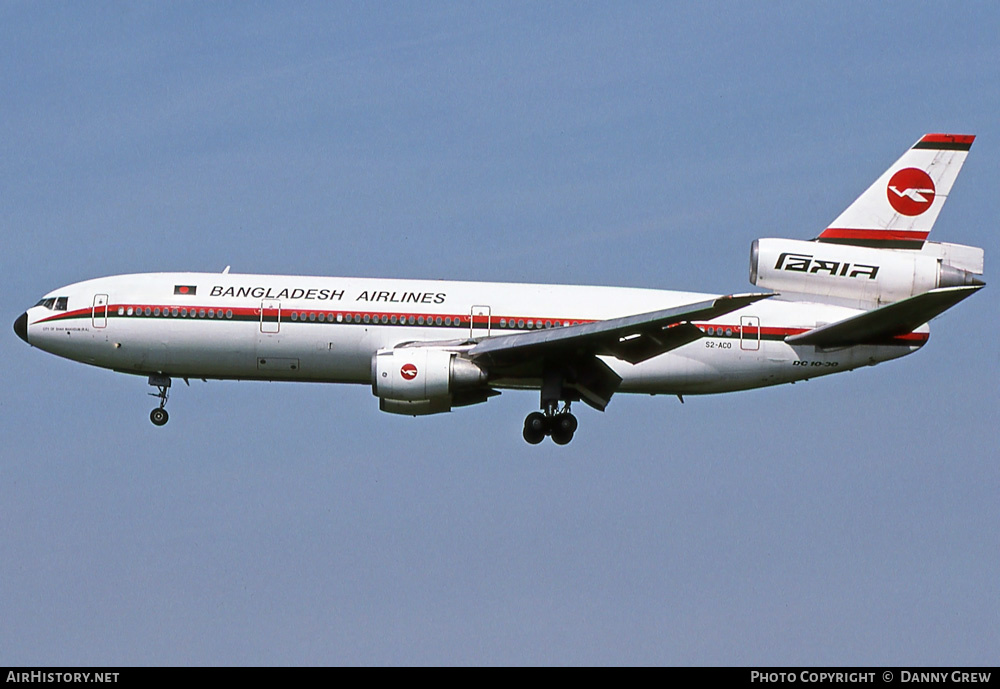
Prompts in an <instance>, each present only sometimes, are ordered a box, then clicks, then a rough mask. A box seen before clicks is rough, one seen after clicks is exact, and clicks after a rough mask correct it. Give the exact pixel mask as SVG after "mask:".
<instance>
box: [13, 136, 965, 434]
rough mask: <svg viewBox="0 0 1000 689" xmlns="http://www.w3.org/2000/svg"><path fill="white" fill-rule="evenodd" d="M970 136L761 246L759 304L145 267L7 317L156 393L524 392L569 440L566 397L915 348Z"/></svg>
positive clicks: (947, 287)
mask: <svg viewBox="0 0 1000 689" xmlns="http://www.w3.org/2000/svg"><path fill="white" fill-rule="evenodd" d="M974 138H975V137H974V136H970V135H958V134H927V135H925V136H923V137H921V138H920V140H919V141H917V143H916V144H914V145H913V146H912V147H911V148H910V149H908V150H907V151H906V153H904V154H903V156H902V157H901V158H900V159H899V160H898V161H896V163H895V164H894V165H892V167H890V168H889V169H888V170H887V171H886V172H885V173H884V174H883V175H882V176H881V177H879V178H878V179H877V180H876V181H875V182H874V183H873V184H872V185H871V186H870V187H869V188H868V189H867V190H866V191H865V192H864V193H863V194H862V195H861V196H860V197H858V199H857V200H856V201H855V202H854V203H852V204H851V205H850V206H849V207H848V208H847V210H845V211H844V212H843V213H842V214H841V215H840V216H839V217H837V218H836V219H835V220H834V221H833V223H831V224H830V225H829V226H828V227H827V228H826V229H824V230H823V231H822V232H821V233H820V234H819V235H818V236H817V237H815V238H814V239H811V240H799V239H775V238H762V239H757V240H755V241H754V242H753V243H752V245H751V252H750V282H751V283H752V284H753V285H755V286H756V287H758V288H761V289H763V290H770V291H766V292H751V293H746V294H722V295H718V294H700V293H692V292H676V291H665V290H653V289H636V288H623V287H590V286H573V285H549V284H514V283H490V282H449V281H438V280H409V279H368V278H365V279H363V278H341V277H303V276H283V275H243V274H235V273H230V272H229V268H228V267H227V268H226V270H225V271H223V272H222V273H147V274H134V275H116V276H111V277H103V278H98V279H93V280H86V281H84V282H78V283H75V284H71V285H68V286H66V287H61V288H59V289H57V290H55V291H53V292H50V293H49V294H47V295H45V296H44V297H43V298H42V299H41V300H39V301H38V303H37V304H35V305H34V306H32V307H31V308H29V309H28V310H27V311H26V312H25V313H23V314H22V315H21V316H20V317H19V318H17V320H16V321H15V323H14V331H15V332H16V333H17V335H18V336H19V337H20V338H21V339H22V340H24V341H25V342H27V343H28V344H29V345H31V346H33V347H38V348H39V349H42V350H44V351H47V352H50V353H52V354H55V355H57V356H61V357H65V358H67V359H72V360H74V361H79V362H82V363H85V364H90V365H93V366H99V367H102V368H107V369H111V370H114V371H118V372H121V373H128V374H133V375H139V376H145V377H147V380H148V383H149V385H151V386H153V387H155V388H156V389H157V392H156V393H150V394H151V395H153V396H154V397H157V398H158V399H159V406H158V407H156V408H154V409H153V410H152V411H151V412H150V420H151V421H152V422H153V423H154V424H155V425H157V426H162V425H164V424H165V423H167V420H168V418H169V417H168V415H167V410H166V403H167V397H168V393H169V389H170V387H171V381H172V379H175V378H181V379H183V380H184V381H185V382H188V381H189V379H191V378H195V379H202V380H209V379H220V380H221V379H235V380H261V381H302V382H323V383H354V384H363V385H370V386H371V388H372V392H373V394H374V396H375V397H377V398H378V401H379V408H380V409H381V410H382V411H384V412H389V413H393V414H407V415H412V416H420V415H426V414H438V413H443V412H448V411H451V410H452V409H454V408H457V407H463V406H468V405H472V404H480V403H484V402H486V401H487V400H489V399H490V398H491V397H494V396H496V395H499V394H500V392H501V391H502V390H534V391H537V392H538V393H539V407H538V409H537V410H535V411H532V412H531V413H529V414H528V415H527V417H526V418H525V420H524V427H523V430H522V435H523V437H524V439H525V440H526V441H527V442H528V443H531V444H537V443H540V442H541V441H542V440H543V439H544V438H546V437H550V438H551V439H552V440H553V442H555V443H556V444H559V445H565V444H566V443H568V442H570V441H571V440H572V439H573V436H574V433H575V432H576V430H577V428H578V421H577V419H576V417H575V416H574V414H573V413H572V412H571V405H572V404H573V403H574V402H582V403H584V404H586V405H589V406H590V407H593V408H595V409H597V410H600V411H604V410H605V408H606V407H607V406H608V404H609V402H610V401H611V398H612V396H613V395H615V394H616V393H634V394H649V395H659V394H665V395H676V396H677V397H678V398H680V400H681V401H682V402H683V400H684V398H683V396H684V395H699V394H710V393H723V392H732V391H737V390H747V389H751V388H759V387H764V386H771V385H778V384H781V383H793V382H796V381H800V380H805V379H809V378H815V377H819V376H824V375H830V374H834V373H841V372H844V371H850V370H853V369H856V368H859V367H862V366H872V365H875V364H878V363H881V362H884V361H889V360H891V359H896V358H899V357H902V356H905V355H907V354H911V353H913V352H915V351H917V350H918V349H920V348H921V347H922V346H923V345H924V344H926V342H927V340H928V337H929V328H928V325H927V322H928V321H930V320H931V319H932V318H934V317H936V316H938V315H939V314H941V313H943V312H944V311H946V310H947V309H949V308H951V307H952V306H954V305H955V304H957V303H958V302H960V301H962V300H963V299H965V298H967V297H969V296H971V295H972V294H973V293H975V292H977V291H978V290H980V289H982V287H983V286H984V284H985V283H984V282H983V281H982V280H981V279H980V277H979V276H981V275H982V274H983V250H982V249H981V248H978V247H970V246H963V245H958V244H946V243H938V242H931V241H928V240H927V238H928V235H929V233H930V231H931V228H932V226H933V224H934V222H935V220H936V219H937V216H938V214H939V213H940V212H941V208H942V206H943V205H944V202H945V200H946V199H947V197H948V195H949V194H950V192H951V187H952V185H953V183H954V181H955V179H956V177H957V176H958V173H959V171H960V170H961V167H962V165H963V163H964V162H965V158H966V157H967V155H968V152H969V149H970V147H971V146H972V142H973V140H974Z"/></svg>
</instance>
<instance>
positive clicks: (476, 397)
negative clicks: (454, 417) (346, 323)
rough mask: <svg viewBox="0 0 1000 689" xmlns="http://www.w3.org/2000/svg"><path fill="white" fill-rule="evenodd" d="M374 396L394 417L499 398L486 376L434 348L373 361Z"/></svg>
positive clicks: (387, 352) (388, 353)
mask: <svg viewBox="0 0 1000 689" xmlns="http://www.w3.org/2000/svg"><path fill="white" fill-rule="evenodd" d="M372 393H373V394H374V395H375V396H376V397H378V398H379V409H381V410H382V411H384V412H389V413H391V414H409V415H412V416H418V415H423V414H438V413H441V412H446V411H451V409H452V407H461V406H465V405H468V404H477V403H479V402H485V401H486V400H487V398H489V397H492V396H493V395H498V394H500V393H498V392H497V391H495V390H492V389H490V388H489V387H488V386H487V378H486V373H485V372H484V371H483V370H482V369H481V368H479V367H478V366H476V365H475V364H474V363H472V362H471V361H469V360H468V359H465V358H462V357H461V356H459V355H458V354H457V353H456V352H449V351H446V350H443V349H435V348H432V347H401V348H398V349H382V350H379V351H378V352H376V354H375V356H373V357H372Z"/></svg>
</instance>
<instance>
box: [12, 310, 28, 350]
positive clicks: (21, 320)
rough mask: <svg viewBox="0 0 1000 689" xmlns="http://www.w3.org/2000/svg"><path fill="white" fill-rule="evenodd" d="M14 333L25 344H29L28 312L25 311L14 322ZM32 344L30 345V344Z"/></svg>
mask: <svg viewBox="0 0 1000 689" xmlns="http://www.w3.org/2000/svg"><path fill="white" fill-rule="evenodd" d="M14 332H16V333H17V336H18V337H20V338H21V339H22V340H24V341H25V342H28V312H27V311H25V312H24V313H22V314H21V315H20V316H18V318H17V320H16V321H14ZM29 344H30V343H29Z"/></svg>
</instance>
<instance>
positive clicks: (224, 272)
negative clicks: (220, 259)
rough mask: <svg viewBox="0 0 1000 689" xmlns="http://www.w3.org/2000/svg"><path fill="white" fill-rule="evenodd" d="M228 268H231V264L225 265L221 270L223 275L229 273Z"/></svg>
mask: <svg viewBox="0 0 1000 689" xmlns="http://www.w3.org/2000/svg"><path fill="white" fill-rule="evenodd" d="M230 268H231V266H226V269H225V270H224V271H222V274H223V275H229V269H230Z"/></svg>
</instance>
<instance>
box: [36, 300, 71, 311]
mask: <svg viewBox="0 0 1000 689" xmlns="http://www.w3.org/2000/svg"><path fill="white" fill-rule="evenodd" d="M68 301H69V297H42V298H41V299H39V300H38V303H37V304H35V306H44V307H45V308H47V309H48V310H49V311H65V310H66V304H67V302H68Z"/></svg>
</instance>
